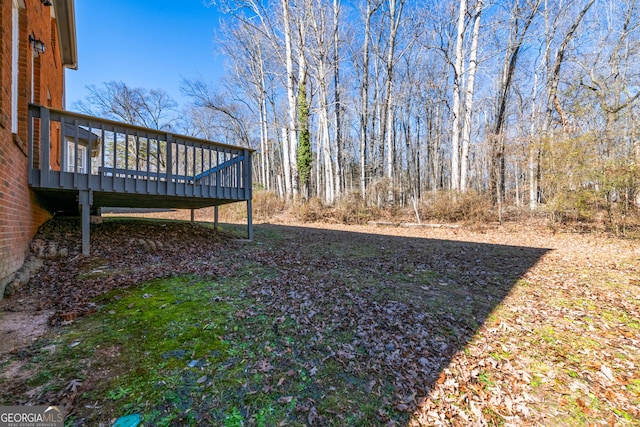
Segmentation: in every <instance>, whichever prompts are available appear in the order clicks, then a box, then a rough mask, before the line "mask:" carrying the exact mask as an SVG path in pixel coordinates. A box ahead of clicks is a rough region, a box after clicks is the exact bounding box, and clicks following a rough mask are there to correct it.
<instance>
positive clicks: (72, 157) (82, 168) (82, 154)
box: [66, 139, 87, 173]
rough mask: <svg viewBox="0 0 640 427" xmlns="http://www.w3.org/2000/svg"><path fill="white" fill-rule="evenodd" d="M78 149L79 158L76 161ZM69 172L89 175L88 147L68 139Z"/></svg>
mask: <svg viewBox="0 0 640 427" xmlns="http://www.w3.org/2000/svg"><path fill="white" fill-rule="evenodd" d="M76 148H77V149H78V157H77V159H76ZM66 170H67V172H77V173H87V147H85V146H84V145H80V144H78V145H77V147H76V143H75V142H74V141H73V140H72V139H67V167H66Z"/></svg>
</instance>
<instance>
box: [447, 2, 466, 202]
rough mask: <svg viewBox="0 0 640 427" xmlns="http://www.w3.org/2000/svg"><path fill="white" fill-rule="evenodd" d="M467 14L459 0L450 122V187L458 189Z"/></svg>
mask: <svg viewBox="0 0 640 427" xmlns="http://www.w3.org/2000/svg"><path fill="white" fill-rule="evenodd" d="M466 15H467V0H460V9H459V11H458V26H457V35H456V54H455V55H456V57H455V61H454V64H453V73H454V75H453V110H452V112H451V113H452V115H453V118H452V123H451V189H452V190H453V191H458V190H460V116H461V104H462V102H461V92H462V67H463V63H464V62H463V61H464V56H463V55H464V50H463V42H464V20H465V17H466Z"/></svg>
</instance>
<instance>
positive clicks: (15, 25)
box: [11, 0, 21, 133]
mask: <svg viewBox="0 0 640 427" xmlns="http://www.w3.org/2000/svg"><path fill="white" fill-rule="evenodd" d="M11 5H12V7H11V133H18V74H19V73H20V66H19V57H20V6H21V5H20V1H19V0H13V1H12V2H11Z"/></svg>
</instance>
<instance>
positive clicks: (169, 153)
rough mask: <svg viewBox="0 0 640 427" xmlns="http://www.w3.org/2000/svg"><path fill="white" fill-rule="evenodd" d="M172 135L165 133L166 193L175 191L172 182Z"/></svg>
mask: <svg viewBox="0 0 640 427" xmlns="http://www.w3.org/2000/svg"><path fill="white" fill-rule="evenodd" d="M172 145H173V135H172V134H170V133H167V194H173V193H175V183H174V182H173V147H172Z"/></svg>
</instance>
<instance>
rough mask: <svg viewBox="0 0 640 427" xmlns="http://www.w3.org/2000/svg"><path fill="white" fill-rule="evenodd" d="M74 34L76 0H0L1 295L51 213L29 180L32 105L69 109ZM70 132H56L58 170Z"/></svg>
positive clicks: (53, 163)
mask: <svg viewBox="0 0 640 427" xmlns="http://www.w3.org/2000/svg"><path fill="white" fill-rule="evenodd" d="M75 37H76V35H75V17H74V2H73V0H0V64H1V70H0V71H1V72H0V299H1V298H2V295H3V293H4V287H5V285H6V283H7V282H8V280H9V279H10V278H11V276H12V274H13V273H14V272H15V271H16V270H17V269H18V268H19V267H20V266H21V265H22V263H23V261H24V258H25V254H26V252H27V250H28V246H29V242H30V240H31V239H32V237H33V236H34V234H35V233H36V231H37V230H38V227H39V226H40V225H42V224H43V223H44V222H45V221H46V220H47V219H48V218H50V213H49V212H48V211H47V210H45V209H43V208H42V207H41V206H40V204H39V202H38V196H37V195H36V193H35V192H34V191H33V190H32V189H31V188H30V186H29V183H28V171H29V168H28V157H29V137H30V136H29V119H28V118H29V104H30V103H35V104H40V105H43V106H47V107H51V108H58V109H63V108H64V96H65V89H64V73H65V69H66V68H70V69H76V68H77V49H76V38H75ZM69 132H71V131H69ZM69 132H55V129H54V130H52V132H51V138H49V144H50V150H47V151H49V152H50V153H51V154H50V155H51V159H50V160H51V161H50V163H51V167H52V168H53V169H56V168H57V169H60V168H61V167H62V166H63V164H64V163H65V162H66V161H65V160H63V159H60V158H59V157H60V155H59V153H61V150H60V144H61V141H60V140H61V137H60V135H65V134H66V133H69ZM87 145H88V142H87ZM34 152H35V153H36V155H37V153H39V152H40V150H34ZM34 160H35V161H37V160H38V159H34Z"/></svg>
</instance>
